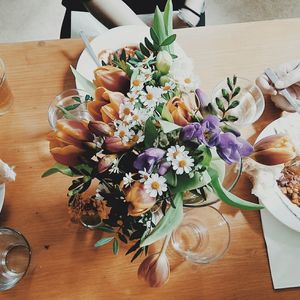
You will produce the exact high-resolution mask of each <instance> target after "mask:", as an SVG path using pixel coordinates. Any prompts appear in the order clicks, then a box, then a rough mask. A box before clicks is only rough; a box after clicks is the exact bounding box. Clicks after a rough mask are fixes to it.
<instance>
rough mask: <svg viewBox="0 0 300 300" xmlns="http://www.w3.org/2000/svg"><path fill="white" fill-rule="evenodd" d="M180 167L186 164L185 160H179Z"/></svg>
mask: <svg viewBox="0 0 300 300" xmlns="http://www.w3.org/2000/svg"><path fill="white" fill-rule="evenodd" d="M178 165H179V167H180V168H184V167H185V166H186V161H185V160H180V161H179V163H178Z"/></svg>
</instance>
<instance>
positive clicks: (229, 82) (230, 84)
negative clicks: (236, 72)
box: [227, 77, 233, 91]
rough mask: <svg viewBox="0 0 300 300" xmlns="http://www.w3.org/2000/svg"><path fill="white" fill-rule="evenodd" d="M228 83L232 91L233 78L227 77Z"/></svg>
mask: <svg viewBox="0 0 300 300" xmlns="http://www.w3.org/2000/svg"><path fill="white" fill-rule="evenodd" d="M227 85H228V87H229V89H230V90H231V91H233V86H232V82H231V80H230V78H229V77H227Z"/></svg>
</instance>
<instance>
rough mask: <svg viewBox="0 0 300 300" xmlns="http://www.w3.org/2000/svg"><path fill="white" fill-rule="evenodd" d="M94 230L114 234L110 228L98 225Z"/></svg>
mask: <svg viewBox="0 0 300 300" xmlns="http://www.w3.org/2000/svg"><path fill="white" fill-rule="evenodd" d="M96 229H99V230H101V231H104V232H108V233H113V232H114V229H113V228H112V227H109V226H107V225H99V226H97V227H96Z"/></svg>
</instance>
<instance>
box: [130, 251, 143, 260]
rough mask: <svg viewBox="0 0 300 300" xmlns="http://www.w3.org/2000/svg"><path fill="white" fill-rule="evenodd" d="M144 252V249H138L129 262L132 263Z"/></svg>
mask: <svg viewBox="0 0 300 300" xmlns="http://www.w3.org/2000/svg"><path fill="white" fill-rule="evenodd" d="M143 251H144V248H140V249H139V250H138V251H136V252H135V253H134V255H133V257H132V259H131V262H133V261H134V260H135V259H136V258H137V257H138V256H139V255H140V254H142V252H143Z"/></svg>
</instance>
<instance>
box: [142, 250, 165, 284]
mask: <svg viewBox="0 0 300 300" xmlns="http://www.w3.org/2000/svg"><path fill="white" fill-rule="evenodd" d="M169 276H170V265H169V261H168V258H167V256H166V254H165V252H163V253H155V254H152V255H149V256H148V257H147V258H146V259H144V260H143V262H142V263H141V265H140V266H139V269H138V277H139V278H140V279H144V280H145V281H146V282H147V283H148V284H149V286H150V287H160V286H162V285H163V284H165V283H166V282H167V281H168V279H169Z"/></svg>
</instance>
